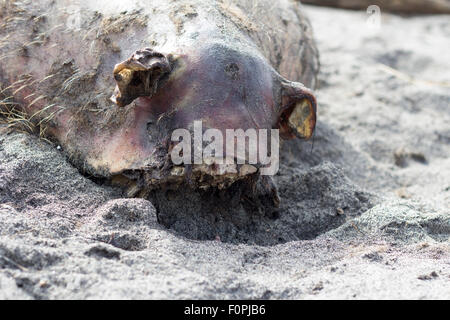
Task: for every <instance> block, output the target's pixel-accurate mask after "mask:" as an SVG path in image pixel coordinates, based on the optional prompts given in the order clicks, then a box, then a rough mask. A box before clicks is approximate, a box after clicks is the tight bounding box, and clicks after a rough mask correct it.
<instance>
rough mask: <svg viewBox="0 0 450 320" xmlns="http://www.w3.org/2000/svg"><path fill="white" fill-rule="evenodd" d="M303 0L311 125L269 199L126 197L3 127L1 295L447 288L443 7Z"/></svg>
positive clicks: (241, 294)
mask: <svg viewBox="0 0 450 320" xmlns="http://www.w3.org/2000/svg"><path fill="white" fill-rule="evenodd" d="M305 8H306V10H307V11H308V13H309V16H310V18H311V21H312V23H313V27H314V31H315V34H316V39H317V43H318V47H319V49H320V52H321V62H322V70H321V74H320V76H319V80H320V89H319V90H318V91H317V96H318V101H319V108H320V110H319V117H318V119H319V122H318V127H317V131H316V134H315V137H314V140H313V144H312V141H311V142H309V143H299V142H296V141H291V142H289V143H287V144H285V145H284V146H283V157H282V167H281V170H280V172H279V174H278V175H277V176H276V177H275V178H276V179H275V180H276V182H277V184H278V186H279V191H280V196H281V207H280V209H279V210H277V211H269V212H267V211H264V212H255V213H254V214H253V215H248V214H246V213H245V212H243V211H242V209H239V207H238V206H237V205H235V204H234V202H233V201H235V200H234V199H233V198H232V197H231V198H230V199H225V200H224V199H222V200H221V201H218V203H221V205H220V207H218V208H216V209H215V208H214V206H212V205H211V203H213V201H214V200H215V197H218V196H216V195H210V196H206V197H209V198H207V199H205V195H202V194H199V193H195V192H186V193H183V194H177V193H158V194H155V195H154V197H153V198H152V199H151V200H150V201H149V200H144V199H126V198H124V197H123V196H122V194H121V192H120V191H119V190H116V189H114V188H112V187H110V186H108V185H107V184H105V183H101V181H98V180H97V181H94V180H93V179H90V178H89V177H85V176H83V175H81V174H80V173H79V172H78V171H77V170H76V169H75V168H74V167H73V166H71V164H70V163H69V162H68V161H67V160H66V158H65V156H64V152H63V150H60V149H59V148H57V146H52V145H50V144H48V143H46V142H44V141H41V140H39V139H37V138H35V137H33V136H30V135H27V134H22V133H14V132H13V133H11V132H8V131H7V130H5V129H4V128H3V129H0V299H89V298H99V299H116V298H117V299H159V298H161V299H167V298H169V299H188V298H192V299H236V298H238V299H323V298H325V299H329V298H332V299H336V298H337V299H377V298H381V299H388V298H394V299H450V240H449V235H450V105H449V103H450V73H449V70H450V60H449V59H448V52H447V51H448V48H449V47H450V19H449V16H448V15H447V16H445V15H443V16H422V17H400V16H395V15H390V14H384V13H383V15H382V20H381V29H380V30H378V31H377V30H375V29H373V28H370V27H369V25H367V24H366V19H367V16H366V14H365V12H355V11H345V10H339V9H329V8H316V7H312V6H305ZM224 203H226V204H229V206H228V207H227V205H223V204H224ZM155 207H156V208H158V214H157V210H156V209H155ZM214 210H217V212H215V211H214Z"/></svg>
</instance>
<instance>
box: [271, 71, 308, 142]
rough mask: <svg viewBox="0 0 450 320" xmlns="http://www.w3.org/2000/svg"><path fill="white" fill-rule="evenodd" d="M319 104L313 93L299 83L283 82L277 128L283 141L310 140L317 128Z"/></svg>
mask: <svg viewBox="0 0 450 320" xmlns="http://www.w3.org/2000/svg"><path fill="white" fill-rule="evenodd" d="M316 112H317V104H316V98H315V97H314V94H313V93H312V91H311V90H310V89H308V88H306V87H305V86H304V85H303V84H301V83H299V82H291V81H287V80H284V79H283V80H282V82H281V104H280V110H279V115H278V123H277V127H278V129H279V130H280V136H281V137H282V138H283V139H292V138H295V137H298V138H300V139H309V138H310V137H311V136H312V134H313V132H314V128H315V126H316Z"/></svg>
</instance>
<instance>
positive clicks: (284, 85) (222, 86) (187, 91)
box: [0, 0, 318, 196]
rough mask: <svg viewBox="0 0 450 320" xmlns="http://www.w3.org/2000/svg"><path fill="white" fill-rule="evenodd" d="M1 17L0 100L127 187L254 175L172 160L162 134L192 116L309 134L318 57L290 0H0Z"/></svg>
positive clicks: (216, 183)
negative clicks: (3, 98)
mask: <svg viewBox="0 0 450 320" xmlns="http://www.w3.org/2000/svg"><path fill="white" fill-rule="evenodd" d="M0 24H1V26H0V80H1V81H2V88H3V89H2V90H3V92H4V94H5V96H8V97H10V100H8V101H14V103H15V104H16V106H17V107H18V108H20V110H21V111H22V112H24V113H25V114H27V115H28V116H29V120H30V123H32V124H34V125H39V126H40V127H41V128H44V132H45V136H46V137H48V138H49V139H54V140H55V141H56V142H57V143H58V144H59V145H61V146H62V148H63V149H64V151H65V152H66V153H67V155H68V157H69V158H70V160H71V161H72V163H74V165H75V166H77V167H78V168H79V169H80V170H82V171H83V172H86V173H88V174H90V175H94V176H100V177H105V178H108V179H111V180H112V181H114V182H117V183H121V184H124V185H126V186H127V188H128V193H129V195H130V196H135V195H142V194H143V193H144V194H145V192H147V191H148V190H151V189H152V188H160V187H167V188H177V187H178V186H179V185H181V184H183V183H185V182H186V181H188V182H189V184H190V185H192V186H194V187H198V188H208V187H211V186H213V187H217V188H226V187H228V186H230V185H231V184H233V183H234V182H235V181H237V180H241V179H253V180H254V179H255V177H257V176H258V166H257V165H256V166H251V165H248V164H244V165H231V166H230V165H215V164H214V163H213V164H211V165H206V164H202V165H192V166H174V165H173V163H172V162H171V159H170V152H169V151H170V149H171V148H172V147H173V143H172V142H171V141H170V135H171V132H172V131H173V130H174V129H177V128H186V129H189V130H191V129H192V124H193V122H194V121H195V120H202V121H203V126H204V129H207V128H216V129H219V130H221V131H224V130H225V129H238V128H241V129H243V130H246V129H249V128H254V129H271V128H278V129H280V135H281V136H282V137H283V138H284V139H290V138H294V137H299V138H303V139H308V138H309V137H310V136H311V135H312V133H313V130H314V126H315V121H316V102H315V98H314V96H313V94H312V93H311V91H310V90H309V89H307V87H310V88H314V87H315V83H316V75H317V71H318V55H317V51H316V49H315V46H314V43H313V40H312V35H311V28H310V25H309V22H308V20H307V19H306V18H305V16H304V14H303V11H302V7H301V5H300V3H299V2H294V1H289V0H283V1H269V0H245V1H228V0H218V1H203V0H186V1H184V0H182V1H162V0H161V1H139V0H136V1H117V0H113V1H106V0H99V1H95V2H92V1H69V0H66V1H64V0H63V1H50V0H40V1H26V0H17V1H14V0H10V1H8V0H6V1H5V0H2V1H0ZM288 79H289V80H288ZM111 96H112V97H111ZM41 131H42V129H41ZM225 156H226V155H225ZM269 184H270V183H269Z"/></svg>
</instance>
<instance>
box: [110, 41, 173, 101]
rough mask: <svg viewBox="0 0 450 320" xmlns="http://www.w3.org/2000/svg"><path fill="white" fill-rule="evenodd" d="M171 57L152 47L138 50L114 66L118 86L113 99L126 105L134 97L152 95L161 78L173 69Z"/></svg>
mask: <svg viewBox="0 0 450 320" xmlns="http://www.w3.org/2000/svg"><path fill="white" fill-rule="evenodd" d="M169 60H170V59H169V57H167V56H166V55H164V54H162V53H159V52H156V51H154V50H152V49H150V48H145V49H142V50H138V51H136V52H135V53H133V55H132V56H131V57H130V58H129V59H128V60H125V61H123V62H121V63H119V64H117V65H116V66H115V67H114V79H115V80H116V83H117V86H116V89H115V90H114V94H113V96H112V97H111V100H112V101H113V102H114V103H116V104H117V105H118V106H119V107H124V106H126V105H128V104H130V103H131V102H133V100H134V99H136V98H138V97H142V96H152V95H153V94H154V93H155V92H156V90H157V89H158V86H159V85H160V82H161V78H162V77H163V76H164V75H167V74H169V73H170V71H171V70H172V68H171V64H170V61H169Z"/></svg>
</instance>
